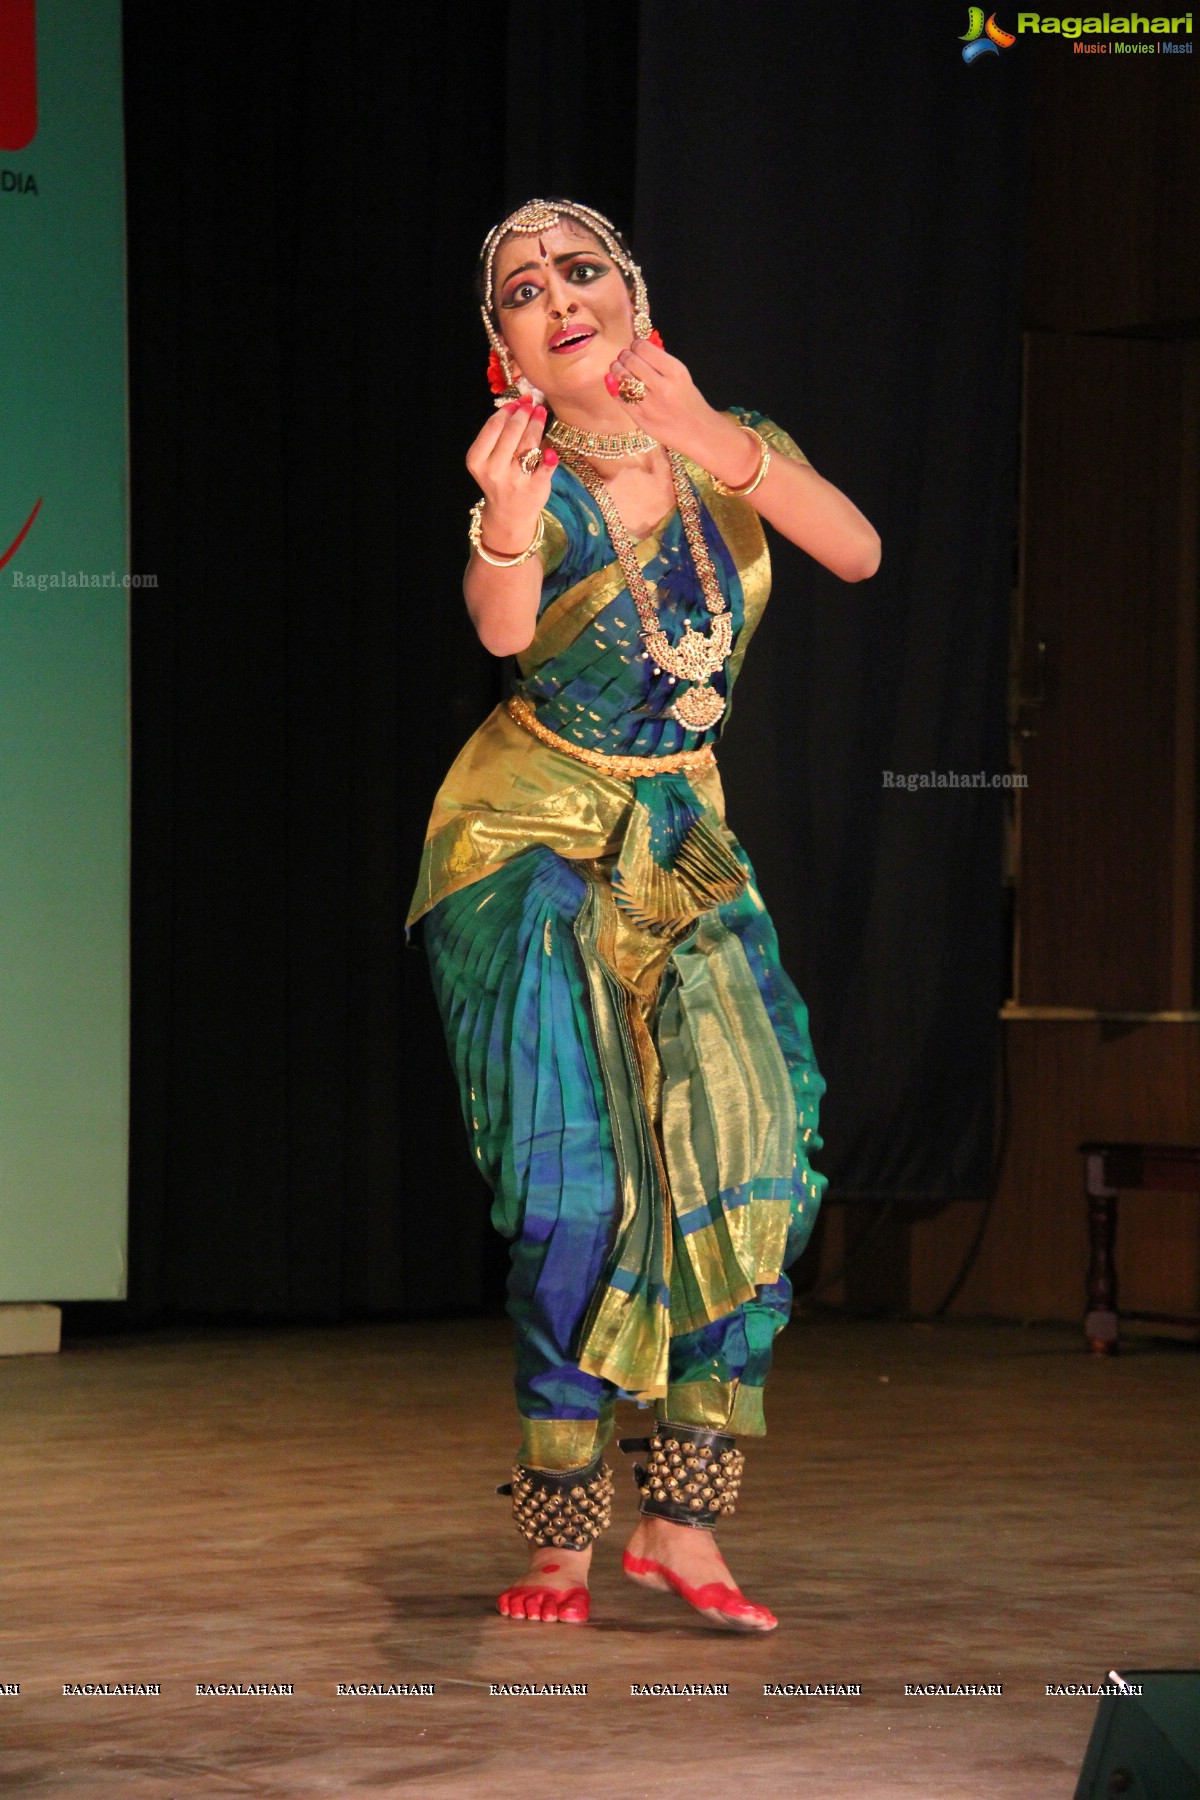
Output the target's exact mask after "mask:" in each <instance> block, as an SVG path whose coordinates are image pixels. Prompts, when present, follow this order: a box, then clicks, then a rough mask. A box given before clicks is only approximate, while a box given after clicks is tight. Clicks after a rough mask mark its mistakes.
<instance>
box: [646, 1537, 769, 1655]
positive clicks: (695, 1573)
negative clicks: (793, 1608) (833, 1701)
mask: <svg viewBox="0 0 1200 1800" xmlns="http://www.w3.org/2000/svg"><path fill="white" fill-rule="evenodd" d="M624 1565H625V1573H626V1575H628V1576H629V1578H630V1580H631V1581H635V1582H636V1583H637V1584H638V1586H639V1587H646V1588H657V1589H659V1591H660V1592H664V1593H666V1592H674V1593H676V1594H679V1595H680V1596H681V1597H682V1598H683V1599H684V1600H686V1601H687V1602H688V1604H689V1606H694V1607H695V1609H696V1611H697V1612H698V1613H700V1614H701V1616H702V1617H703V1618H705V1619H707V1620H708V1621H709V1623H710V1624H712V1625H721V1626H723V1627H724V1628H725V1629H726V1630H727V1631H774V1629H775V1627H776V1625H778V1623H779V1620H778V1619H777V1618H776V1617H775V1614H774V1613H773V1612H768V1611H767V1608H766V1607H765V1606H754V1605H753V1604H752V1603H751V1602H750V1601H749V1600H747V1598H746V1596H745V1595H744V1594H743V1593H742V1592H741V1590H740V1589H739V1588H738V1587H737V1586H736V1584H735V1583H734V1579H733V1576H732V1575H731V1574H730V1573H729V1568H728V1565H727V1564H726V1561H725V1558H724V1557H723V1556H722V1555H721V1552H720V1550H719V1549H718V1548H717V1542H716V1538H715V1537H714V1535H713V1533H712V1532H711V1531H710V1530H707V1529H705V1528H699V1527H697V1526H695V1525H673V1524H672V1523H671V1522H670V1520H668V1519H654V1518H649V1517H647V1516H646V1515H645V1514H643V1515H642V1517H641V1518H640V1519H639V1521H638V1525H637V1528H636V1530H635V1531H634V1534H633V1536H632V1537H631V1538H630V1540H629V1543H628V1545H627V1546H626V1549H625V1559H624Z"/></svg>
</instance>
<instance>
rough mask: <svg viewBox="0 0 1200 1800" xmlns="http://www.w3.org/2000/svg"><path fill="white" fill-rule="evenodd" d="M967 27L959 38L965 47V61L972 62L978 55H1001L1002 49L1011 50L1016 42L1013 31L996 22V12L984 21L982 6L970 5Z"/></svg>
mask: <svg viewBox="0 0 1200 1800" xmlns="http://www.w3.org/2000/svg"><path fill="white" fill-rule="evenodd" d="M967 27H968V29H967V30H966V31H964V32H963V35H962V37H961V38H960V39H959V40H958V41H959V43H960V44H961V45H962V47H963V61H964V62H967V63H972V62H974V61H975V58H976V57H977V56H999V54H1000V52H1001V51H1002V50H1009V49H1011V48H1012V46H1013V45H1014V44H1015V43H1016V41H1017V40H1016V38H1015V37H1014V36H1013V34H1012V32H1011V31H1002V30H1001V29H1000V27H999V25H997V23H996V15H995V13H991V14H989V16H988V20H987V23H986V24H985V23H984V18H983V8H982V6H968V8H967Z"/></svg>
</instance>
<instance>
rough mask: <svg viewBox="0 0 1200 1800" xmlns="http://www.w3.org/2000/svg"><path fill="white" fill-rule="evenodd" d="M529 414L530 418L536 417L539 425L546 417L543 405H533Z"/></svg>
mask: <svg viewBox="0 0 1200 1800" xmlns="http://www.w3.org/2000/svg"><path fill="white" fill-rule="evenodd" d="M529 416H530V418H532V419H536V420H537V421H538V424H539V425H540V424H541V422H542V420H543V419H544V418H545V417H546V409H545V407H544V406H535V407H534V409H533V411H532V413H531V414H530V415H529Z"/></svg>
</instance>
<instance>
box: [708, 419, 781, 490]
mask: <svg viewBox="0 0 1200 1800" xmlns="http://www.w3.org/2000/svg"><path fill="white" fill-rule="evenodd" d="M738 430H739V431H748V432H749V433H750V436H751V437H752V438H753V439H754V441H755V443H756V444H757V445H758V450H759V456H758V468H757V469H756V470H755V472H754V475H753V476H752V478H751V479H750V480H749V481H748V482H746V484H745V486H744V487H731V486H730V484H729V482H727V481H721V480H719V479H718V477H717V476H716V475H714V476H713V478H712V483H713V486H714V487H715V488H716V490H717V492H718V494H736V495H737V496H738V498H739V499H740V500H744V499H745V498H746V495H747V494H752V493H753V492H754V490H755V488H756V487H757V486H758V484H759V482H760V481H761V480H762V478H763V476H764V475H765V474H766V472H767V470H768V469H769V468H770V466H771V447H770V445H769V444H768V443H767V440H766V438H765V437H763V435H762V433H761V432H760V431H755V429H754V427H753V425H739V426H738Z"/></svg>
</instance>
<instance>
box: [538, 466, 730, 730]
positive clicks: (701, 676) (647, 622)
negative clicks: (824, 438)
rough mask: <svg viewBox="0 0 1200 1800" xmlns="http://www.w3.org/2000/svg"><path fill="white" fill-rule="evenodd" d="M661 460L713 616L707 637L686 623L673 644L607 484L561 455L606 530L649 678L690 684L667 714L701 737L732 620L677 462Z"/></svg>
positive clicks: (716, 705)
mask: <svg viewBox="0 0 1200 1800" xmlns="http://www.w3.org/2000/svg"><path fill="white" fill-rule="evenodd" d="M667 460H668V461H669V462H670V465H671V480H672V482H673V483H674V485H675V499H676V501H677V503H678V506H679V512H680V516H681V517H682V519H683V529H684V531H685V533H686V535H687V541H688V548H689V549H690V551H691V553H692V562H693V563H694V564H695V568H696V574H697V575H698V576H699V578H700V586H701V589H702V590H703V593H704V604H705V606H706V607H707V608H708V610H709V612H710V613H712V614H713V615H714V617H713V622H712V627H711V629H710V630H709V631H708V632H707V633H705V632H701V631H697V630H696V629H695V628H694V627H693V625H692V622H691V620H690V619H689V620H688V621H687V623H686V624H685V626H684V630H683V636H682V638H680V640H679V642H678V643H677V644H672V643H671V642H670V640H669V639H668V638H667V636H666V634H665V633H664V632H663V630H662V627H661V626H660V624H659V622H658V609H657V607H656V606H655V604H654V599H653V596H652V595H651V592H650V584H649V582H648V581H647V580H646V577H645V575H644V573H643V571H642V566H641V564H640V563H639V562H638V559H637V552H636V550H635V549H634V546H633V542H632V539H631V538H630V536H629V533H628V532H627V531H626V529H625V523H624V520H623V519H622V518H621V515H620V513H619V512H618V511H617V508H616V506H615V504H614V502H613V497H612V495H611V494H610V492H609V490H608V484H607V483H606V482H605V481H603V480H602V479H601V478H600V476H599V475H597V473H596V471H595V470H594V469H589V468H588V466H587V464H586V463H585V462H582V461H581V460H580V459H579V458H578V457H576V456H572V455H571V454H570V453H569V452H565V453H564V455H563V461H564V462H565V463H566V465H567V467H568V468H569V469H570V470H571V472H572V474H574V475H576V476H577V477H578V478H579V480H580V481H582V483H583V485H584V487H585V488H586V489H587V490H588V493H589V494H591V496H592V498H593V499H594V500H595V502H596V505H597V506H598V507H599V508H600V512H601V514H602V516H603V519H604V523H605V524H606V525H607V527H608V535H609V537H610V538H611V539H612V544H613V549H614V550H615V551H616V553H617V560H618V562H619V563H620V565H621V572H622V574H623V575H624V577H625V581H626V585H627V586H628V588H629V592H630V594H631V595H632V597H633V604H634V605H635V606H636V608H637V614H638V619H639V620H640V622H641V636H642V642H643V643H644V644H645V646H646V648H645V650H644V651H643V652H642V659H643V661H645V660H647V659H648V658H651V657H652V658H653V660H654V673H655V674H656V675H657V674H658V673H659V672H660V671H661V670H664V669H665V670H666V672H667V674H668V675H669V676H670V678H671V681H672V683H674V682H675V681H676V680H679V681H688V682H691V683H692V684H693V685H692V686H691V687H689V688H688V690H687V692H686V693H685V694H679V695H677V697H676V698H675V700H674V701H673V702H672V704H671V705H670V706H669V707H668V708H667V711H668V712H669V713H670V714H671V717H672V718H674V719H677V720H678V721H679V723H680V724H681V725H684V726H686V727H687V729H688V730H689V731H707V730H708V728H709V726H710V725H715V724H716V722H717V720H718V719H719V718H720V717H721V714H722V713H723V712H724V711H725V702H724V700H723V699H722V698H721V696H720V694H718V692H717V690H716V689H715V688H713V687H710V686H709V677H710V676H711V675H715V674H716V673H717V670H718V669H720V668H723V667H724V665H725V661H726V658H727V657H728V655H729V652H730V650H731V649H732V648H733V618H732V616H731V615H730V614H729V613H728V612H727V611H726V609H725V596H724V594H723V593H722V592H721V588H720V584H719V582H718V581H717V574H716V570H715V569H714V568H713V565H712V558H711V557H710V555H709V554H708V545H707V544H706V543H705V542H704V532H703V530H702V528H701V525H700V506H699V502H698V501H697V499H696V495H695V493H694V491H693V489H692V485H691V483H690V481H689V480H688V478H687V472H686V470H685V469H684V466H683V460H682V458H681V457H680V456H678V455H677V453H676V452H675V451H674V450H668V451H667Z"/></svg>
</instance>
